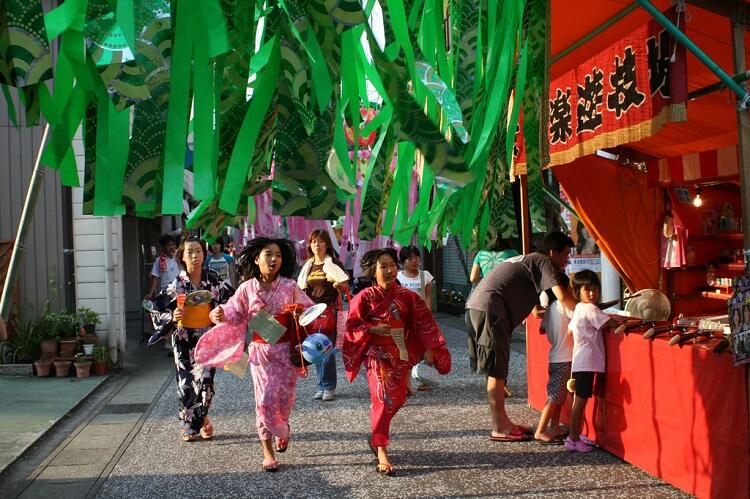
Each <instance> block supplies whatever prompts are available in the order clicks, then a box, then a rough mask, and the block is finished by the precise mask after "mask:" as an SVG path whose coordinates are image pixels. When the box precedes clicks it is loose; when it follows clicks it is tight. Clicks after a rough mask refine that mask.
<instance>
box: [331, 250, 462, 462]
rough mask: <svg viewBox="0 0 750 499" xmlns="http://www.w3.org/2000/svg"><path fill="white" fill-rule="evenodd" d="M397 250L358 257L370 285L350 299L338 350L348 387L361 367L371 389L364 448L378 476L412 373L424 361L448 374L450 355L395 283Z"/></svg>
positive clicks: (423, 312)
mask: <svg viewBox="0 0 750 499" xmlns="http://www.w3.org/2000/svg"><path fill="white" fill-rule="evenodd" d="M397 261H398V260H397V255H396V251H395V250H393V249H391V248H387V249H376V250H372V251H368V252H367V253H365V255H364V256H363V257H362V263H361V265H362V272H363V273H364V274H365V275H366V276H368V277H370V278H371V279H373V285H372V286H370V287H369V288H366V289H364V290H362V291H361V292H360V293H359V294H357V295H356V296H355V297H354V298H353V299H352V303H351V306H350V308H349V317H348V320H347V321H346V336H345V338H344V342H343V346H342V351H343V355H342V357H343V361H344V368H345V369H346V375H347V378H348V379H349V381H350V382H352V381H354V378H356V377H357V373H358V372H359V369H360V366H362V365H364V366H365V370H366V373H367V383H368V385H369V387H370V403H371V405H370V423H371V429H372V434H371V437H370V438H369V439H368V444H369V446H370V449H371V450H372V452H373V454H375V456H376V457H377V458H378V465H377V468H376V470H377V471H378V473H383V474H385V475H391V474H393V471H394V466H393V464H391V461H390V459H389V457H388V451H387V448H388V443H389V436H390V425H391V419H393V416H395V415H396V413H397V412H398V410H399V409H400V408H401V406H403V405H404V403H405V402H406V384H407V381H408V379H409V376H410V373H411V368H412V367H413V366H414V365H415V364H417V363H418V362H419V361H421V360H422V358H424V359H425V360H426V361H427V363H428V364H431V365H434V366H435V368H436V369H437V370H438V372H440V373H441V374H445V373H447V372H448V371H450V362H451V360H450V353H449V352H448V349H447V348H446V347H445V338H443V334H442V333H441V332H440V328H439V327H438V325H437V323H436V322H435V319H434V318H433V317H432V314H431V313H430V311H429V309H428V308H427V305H426V304H425V302H424V300H422V298H420V296H419V295H418V294H416V293H414V292H412V291H409V290H408V289H406V288H404V287H403V286H401V285H400V284H398V282H397V280H396V275H397V274H398V264H397V263H396V262H397Z"/></svg>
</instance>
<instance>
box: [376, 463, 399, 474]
mask: <svg viewBox="0 0 750 499" xmlns="http://www.w3.org/2000/svg"><path fill="white" fill-rule="evenodd" d="M395 469H396V468H394V467H393V465H392V464H383V463H378V465H377V466H376V467H375V471H377V472H378V473H379V474H381V475H385V476H391V475H393V472H394V471H395Z"/></svg>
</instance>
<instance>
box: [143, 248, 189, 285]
mask: <svg viewBox="0 0 750 499" xmlns="http://www.w3.org/2000/svg"><path fill="white" fill-rule="evenodd" d="M159 245H161V248H162V251H161V253H160V254H159V257H158V258H157V259H156V260H155V261H154V264H153V266H152V267H151V273H150V274H149V285H148V292H147V293H146V296H145V297H144V299H145V300H151V299H153V297H154V296H155V295H156V294H157V292H156V291H157V289H156V288H157V286H158V287H159V291H160V292H161V291H163V290H164V289H165V288H166V287H167V286H168V285H169V284H171V283H172V281H174V280H175V279H176V278H177V276H178V275H180V272H181V271H182V267H181V266H180V262H178V261H177V259H176V258H175V251H177V240H176V239H175V238H174V237H172V236H171V235H169V234H164V235H163V236H161V237H160V238H159Z"/></svg>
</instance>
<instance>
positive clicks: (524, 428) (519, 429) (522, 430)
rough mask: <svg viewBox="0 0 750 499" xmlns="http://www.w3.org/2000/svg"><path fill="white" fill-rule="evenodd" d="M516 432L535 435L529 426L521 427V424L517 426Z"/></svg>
mask: <svg viewBox="0 0 750 499" xmlns="http://www.w3.org/2000/svg"><path fill="white" fill-rule="evenodd" d="M514 430H518V431H520V432H521V433H523V434H524V435H533V434H534V432H533V431H531V428H529V427H528V426H523V425H520V424H517V425H516V426H515V428H514Z"/></svg>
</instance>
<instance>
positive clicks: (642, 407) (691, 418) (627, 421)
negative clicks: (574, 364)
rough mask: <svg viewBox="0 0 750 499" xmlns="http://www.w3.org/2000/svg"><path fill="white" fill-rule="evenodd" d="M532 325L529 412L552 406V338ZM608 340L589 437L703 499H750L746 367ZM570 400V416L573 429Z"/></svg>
mask: <svg viewBox="0 0 750 499" xmlns="http://www.w3.org/2000/svg"><path fill="white" fill-rule="evenodd" d="M540 322H541V321H540V320H539V319H537V318H535V317H533V316H530V317H529V318H528V319H527V322H526V331H527V333H526V350H527V370H528V386H529V405H531V407H533V408H535V409H537V410H541V409H542V407H543V406H544V404H545V402H546V391H545V390H546V385H547V353H548V351H549V343H548V342H547V338H546V337H545V336H544V335H542V334H540V333H539V325H540ZM642 336H643V331H635V332H631V333H630V334H628V335H613V334H611V333H605V346H606V352H607V372H606V373H605V376H603V377H602V378H600V379H599V380H597V382H596V384H595V396H594V397H592V399H591V400H589V403H588V405H587V407H586V422H585V423H584V429H583V433H584V434H586V435H588V436H589V437H590V438H593V439H595V440H596V441H597V443H598V444H599V445H600V447H602V448H603V449H605V450H606V451H608V452H610V453H612V454H614V455H616V456H618V457H620V458H622V459H624V460H625V461H627V462H629V463H631V464H633V465H635V466H637V467H638V468H641V469H643V470H645V471H646V472H648V473H650V474H652V475H654V476H657V477H659V478H661V479H662V480H664V481H666V482H668V483H670V484H672V485H674V486H676V487H678V488H680V489H682V490H684V491H686V492H689V493H691V494H694V495H697V496H699V497H733V498H748V497H750V444H749V443H748V390H747V367H746V366H742V367H734V366H733V364H732V357H731V355H730V354H727V353H724V354H714V353H712V352H710V351H709V350H706V349H703V348H699V347H697V346H693V345H689V344H688V345H685V346H684V347H682V348H680V347H679V346H673V347H670V346H669V345H668V344H667V339H666V338H663V337H657V338H655V339H654V340H653V341H651V340H644V339H643V337H642ZM571 399H572V397H569V399H568V403H567V407H565V408H564V409H563V417H562V419H563V421H564V422H565V424H567V422H568V414H569V407H570V402H571Z"/></svg>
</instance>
